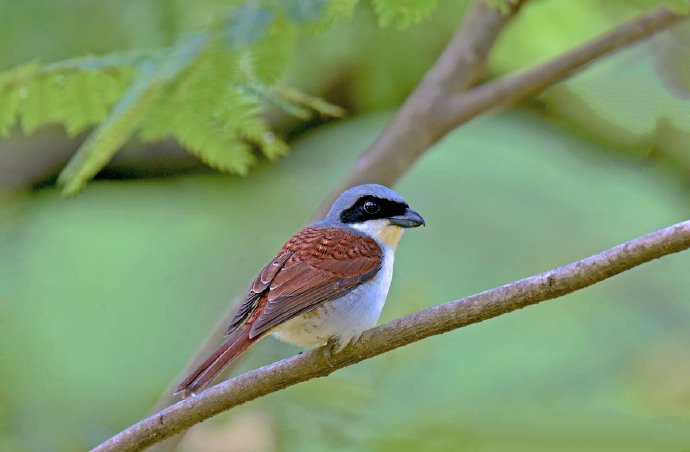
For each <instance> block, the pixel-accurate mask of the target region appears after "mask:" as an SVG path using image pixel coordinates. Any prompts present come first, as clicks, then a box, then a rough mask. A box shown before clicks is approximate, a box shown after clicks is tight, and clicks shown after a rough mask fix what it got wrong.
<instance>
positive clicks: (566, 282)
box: [94, 221, 690, 451]
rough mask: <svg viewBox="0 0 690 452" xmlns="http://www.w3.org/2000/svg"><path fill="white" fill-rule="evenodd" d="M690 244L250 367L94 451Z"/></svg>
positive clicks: (526, 282)
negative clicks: (328, 351)
mask: <svg viewBox="0 0 690 452" xmlns="http://www.w3.org/2000/svg"><path fill="white" fill-rule="evenodd" d="M688 248H690V221H685V222H682V223H678V224H676V225H674V226H670V227H667V228H665V229H661V230H659V231H656V232H652V233H651V234H647V235H644V236H642V237H638V238H636V239H633V240H630V241H629V242H625V243H623V244H621V245H618V246H616V247H614V248H610V249H608V250H606V251H603V252H601V253H599V254H595V255H593V256H590V257H587V258H585V259H582V260H579V261H576V262H573V263H570V264H567V265H564V266H562V267H558V268H555V269H553V270H549V271H546V272H544V273H541V274H539V275H535V276H531V277H529V278H525V279H522V280H520V281H516V282H513V283H510V284H506V285H504V286H501V287H497V288H495V289H491V290H487V291H485V292H482V293H479V294H476V295H472V296H470V297H467V298H462V299H459V300H455V301H452V302H450V303H446V304H442V305H436V306H433V307H431V308H428V309H425V310H423V311H419V312H415V313H413V314H410V315H408V316H406V317H402V318H399V319H397V320H394V321H392V322H389V323H386V324H384V325H381V326H378V327H376V328H374V329H371V330H369V331H368V332H366V333H364V335H363V336H362V338H361V340H359V341H358V342H356V343H354V344H351V345H350V346H348V347H345V349H343V350H342V351H341V352H339V353H337V354H335V355H333V356H331V357H330V359H327V358H326V356H325V354H324V353H323V351H322V349H317V350H312V351H310V352H307V353H304V354H302V355H296V356H293V357H292V358H288V359H285V360H282V361H279V362H277V363H274V364H271V365H268V366H265V367H261V368H259V369H256V370H253V371H251V372H247V373H245V374H243V375H240V376H237V377H235V378H232V379H230V380H227V381H225V382H223V383H220V384H218V385H216V386H214V387H212V388H209V389H207V390H206V391H203V392H201V393H200V394H199V395H198V396H196V397H190V398H188V399H185V400H183V401H181V402H178V403H176V404H175V405H172V406H170V407H168V408H166V409H164V410H163V411H161V412H159V413H156V414H154V415H153V416H150V417H148V418H146V419H144V420H142V421H141V422H139V423H137V424H134V425H133V426H131V427H129V428H128V429H126V430H124V431H122V432H120V433H118V434H117V435H115V436H114V437H112V438H110V439H109V440H107V441H106V442H104V443H103V444H101V445H100V446H98V447H96V448H95V449H94V450H95V451H130V450H140V449H142V448H144V447H147V446H150V445H152V444H154V443H156V442H158V441H161V440H162V439H164V438H166V437H168V436H170V435H173V434H175V433H177V432H179V431H181V430H183V429H186V428H189V427H191V426H192V425H194V424H196V423H199V422H201V421H203V420H204V419H207V418H209V417H211V416H213V415H216V414H218V413H220V412H222V411H225V410H228V409H230V408H232V407H235V406H237V405H240V404H243V403H245V402H248V401H250V400H254V399H256V398H258V397H262V396H264V395H266V394H270V393H272V392H276V391H278V390H280V389H283V388H286V387H288V386H292V385H295V384H297V383H301V382H303V381H307V380H310V379H312V378H316V377H323V376H326V375H329V374H330V373H332V372H333V371H335V370H337V369H341V368H343V367H346V366H349V365H351V364H354V363H357V362H360V361H363V360H365V359H368V358H371V357H374V356H377V355H380V354H382V353H385V352H388V351H390V350H393V349H395V348H398V347H402V346H404V345H407V344H410V343H412V342H416V341H419V340H421V339H424V338H427V337H429V336H433V335H436V334H441V333H445V332H448V331H451V330H454V329H456V328H460V327H463V326H467V325H470V324H472V323H477V322H481V321H483V320H487V319H490V318H492V317H496V316H499V315H501V314H505V313H508V312H511V311H514V310H516V309H520V308H524V307H526V306H529V305H532V304H536V303H539V302H541V301H545V300H550V299H554V298H557V297H560V296H562V295H565V294H568V293H571V292H574V291H576V290H579V289H583V288H585V287H587V286H590V285H592V284H595V283H597V282H600V281H603V280H605V279H608V278H610V277H612V276H614V275H617V274H619V273H622V272H624V271H626V270H629V269H631V268H633V267H636V266H638V265H640V264H643V263H645V262H649V261H651V260H653V259H657V258H659V257H662V256H665V255H667V254H671V253H676V252H679V251H682V250H685V249H688Z"/></svg>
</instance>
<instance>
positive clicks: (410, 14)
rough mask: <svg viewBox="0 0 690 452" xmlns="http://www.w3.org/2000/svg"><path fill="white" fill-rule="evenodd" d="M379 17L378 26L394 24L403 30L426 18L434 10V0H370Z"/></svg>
mask: <svg viewBox="0 0 690 452" xmlns="http://www.w3.org/2000/svg"><path fill="white" fill-rule="evenodd" d="M372 3H373V4H374V8H375V9H376V12H377V14H378V15H379V24H380V25H381V26H382V27H387V26H389V25H391V24H395V25H396V26H397V28H398V29H405V28H407V27H409V26H410V25H413V24H416V23H418V22H419V21H421V20H422V19H424V18H426V17H427V16H428V15H429V14H431V13H432V11H433V10H434V9H435V8H436V5H437V1H436V0H372Z"/></svg>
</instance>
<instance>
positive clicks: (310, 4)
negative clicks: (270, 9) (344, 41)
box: [278, 0, 329, 23]
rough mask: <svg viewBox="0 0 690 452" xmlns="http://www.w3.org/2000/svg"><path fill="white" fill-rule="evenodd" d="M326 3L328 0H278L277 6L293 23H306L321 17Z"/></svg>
mask: <svg viewBox="0 0 690 452" xmlns="http://www.w3.org/2000/svg"><path fill="white" fill-rule="evenodd" d="M328 3H329V1H328V0H279V2H278V5H279V6H280V7H281V8H282V9H283V11H284V12H285V14H286V15H287V17H288V18H290V20H292V21H293V22H297V23H306V22H311V21H313V20H315V19H317V18H319V17H320V16H322V15H323V13H324V12H325V11H326V6H328Z"/></svg>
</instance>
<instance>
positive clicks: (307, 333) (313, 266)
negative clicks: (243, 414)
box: [175, 184, 425, 397]
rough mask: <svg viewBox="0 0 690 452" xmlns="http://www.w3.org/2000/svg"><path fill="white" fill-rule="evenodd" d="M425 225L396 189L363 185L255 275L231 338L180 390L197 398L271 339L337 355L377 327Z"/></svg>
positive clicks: (342, 197) (233, 323)
mask: <svg viewBox="0 0 690 452" xmlns="http://www.w3.org/2000/svg"><path fill="white" fill-rule="evenodd" d="M423 225H425V222H424V219H423V218H422V216H421V215H420V214H418V213H417V212H415V211H414V210H412V209H410V207H409V205H408V204H407V202H406V201H405V199H404V198H403V197H402V196H401V195H400V194H398V193H397V192H395V191H394V190H392V189H390V188H388V187H385V186H383V185H379V184H365V185H359V186H356V187H353V188H350V189H348V190H346V191H344V192H343V193H342V194H341V195H340V196H339V197H338V198H337V199H336V200H335V202H334V203H333V205H332V206H331V208H330V210H329V211H328V213H327V214H326V217H325V218H324V220H322V221H318V222H316V223H313V224H311V225H309V226H307V227H305V228H303V229H301V230H300V231H298V232H297V233H296V234H295V235H293V236H292V237H291V238H290V239H289V240H288V241H287V242H286V243H285V245H283V247H282V248H281V249H280V251H279V252H278V254H277V255H276V257H275V258H274V259H273V260H271V261H270V262H269V263H268V264H267V265H266V266H265V267H264V268H263V269H262V270H261V271H260V272H259V274H258V275H257V276H256V278H255V279H254V281H253V282H252V284H251V286H250V288H249V291H248V293H247V295H246V296H245V298H244V300H243V301H242V303H241V304H240V305H239V308H238V309H237V311H236V313H235V315H234V318H233V319H232V321H231V322H230V325H229V326H228V328H227V330H226V335H227V336H228V337H227V339H226V340H225V341H224V342H223V343H222V344H221V345H220V346H219V347H218V349H217V350H216V351H215V352H213V353H212V354H211V355H210V356H209V357H208V359H207V360H206V361H204V362H203V363H202V364H201V365H200V366H199V367H198V368H197V369H195V370H194V371H193V372H191V373H190V374H189V375H188V376H187V377H186V378H185V379H184V380H183V381H182V382H181V383H180V384H179V386H177V388H176V389H175V394H178V393H182V394H183V396H184V397H187V396H189V395H193V394H197V393H198V392H200V391H202V390H203V389H204V388H206V387H207V386H208V385H209V383H211V382H212V381H213V379H214V378H215V377H216V376H217V375H218V374H219V373H220V372H221V371H222V370H223V369H224V368H225V367H226V366H227V365H228V364H229V363H230V362H231V361H233V360H235V359H236V358H237V357H238V356H240V355H241V354H242V353H243V352H245V351H246V350H247V348H249V346H251V345H252V344H254V343H255V342H257V341H258V340H260V339H261V338H263V337H266V336H267V335H269V334H273V336H275V337H276V338H278V339H279V340H281V341H284V342H287V343H290V344H293V345H296V346H299V347H305V348H314V347H318V346H322V345H327V346H330V348H329V349H328V350H329V353H338V352H339V351H341V350H342V349H343V348H344V347H345V346H346V345H348V344H349V343H351V342H354V341H356V340H357V339H359V337H360V336H361V335H362V333H363V332H364V331H366V330H368V329H370V328H372V327H374V326H376V323H377V321H378V318H379V316H380V314H381V310H382V309H383V306H384V303H385V301H386V297H387V295H388V289H389V287H390V284H391V279H392V276H393V261H394V256H395V250H396V248H397V246H398V242H399V241H400V238H401V237H402V235H403V231H404V230H405V229H408V228H415V227H418V226H423Z"/></svg>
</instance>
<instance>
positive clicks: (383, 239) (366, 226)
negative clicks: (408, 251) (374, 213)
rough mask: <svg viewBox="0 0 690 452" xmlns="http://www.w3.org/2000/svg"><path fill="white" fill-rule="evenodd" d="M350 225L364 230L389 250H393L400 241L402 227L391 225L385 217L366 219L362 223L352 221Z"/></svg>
mask: <svg viewBox="0 0 690 452" xmlns="http://www.w3.org/2000/svg"><path fill="white" fill-rule="evenodd" d="M350 226H351V227H352V228H354V229H357V230H358V231H362V232H364V233H365V234H366V235H368V236H369V237H371V238H373V239H374V240H376V241H377V242H379V243H380V244H382V245H384V246H386V247H387V248H389V249H390V250H391V251H395V249H396V248H397V247H398V242H400V238H401V237H402V235H403V232H404V229H403V228H401V227H400V226H395V225H392V224H391V223H390V221H388V220H387V219H381V220H367V221H364V222H362V223H353V224H351V225H350Z"/></svg>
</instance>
